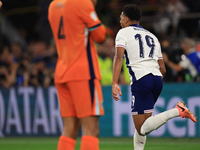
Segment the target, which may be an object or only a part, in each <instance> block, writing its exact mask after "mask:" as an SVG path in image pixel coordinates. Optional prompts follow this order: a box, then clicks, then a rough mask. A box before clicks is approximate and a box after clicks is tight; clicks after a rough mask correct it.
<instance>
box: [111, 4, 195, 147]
mask: <svg viewBox="0 0 200 150" xmlns="http://www.w3.org/2000/svg"><path fill="white" fill-rule="evenodd" d="M141 16H142V11H141V9H140V8H139V7H138V6H137V5H134V4H129V5H126V6H125V7H124V8H123V11H122V13H121V15H120V19H121V20H120V23H121V26H122V29H121V30H119V32H118V34H117V36H116V40H115V47H116V50H115V57H114V62H113V83H112V95H113V98H114V99H115V100H116V101H118V100H119V97H118V94H119V95H120V96H121V95H122V93H121V89H120V87H119V86H118V79H119V75H120V72H121V67H122V63H123V55H125V58H126V65H127V68H128V70H129V75H130V80H131V83H130V86H131V92H132V104H131V112H132V116H133V121H134V125H135V129H136V130H135V133H134V150H143V149H144V146H145V142H146V135H147V134H149V133H150V132H152V131H153V130H156V129H158V128H159V127H160V126H162V125H163V124H164V123H166V122H167V121H168V120H169V119H172V118H175V117H178V116H181V117H182V118H190V119H191V120H192V121H194V122H197V119H196V117H195V116H194V114H192V113H191V112H190V111H189V110H188V109H187V107H186V105H185V104H184V103H183V102H178V103H177V105H176V106H175V108H173V109H171V110H168V111H165V112H163V113H160V114H158V115H155V116H152V112H153V110H154V105H155V103H156V101H157V98H158V96H159V95H160V93H161V91H162V87H163V83H162V77H163V76H164V75H165V72H166V70H165V65H164V62H163V58H162V53H161V48H160V43H159V41H158V39H157V38H156V37H155V35H153V34H152V33H151V32H149V31H147V30H145V29H144V28H143V27H142V26H140V25H139V20H140V18H141Z"/></svg>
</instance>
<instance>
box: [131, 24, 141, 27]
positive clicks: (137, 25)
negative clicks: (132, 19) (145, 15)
mask: <svg viewBox="0 0 200 150" xmlns="http://www.w3.org/2000/svg"><path fill="white" fill-rule="evenodd" d="M130 26H133V27H138V28H143V27H142V26H140V25H139V24H131V25H130Z"/></svg>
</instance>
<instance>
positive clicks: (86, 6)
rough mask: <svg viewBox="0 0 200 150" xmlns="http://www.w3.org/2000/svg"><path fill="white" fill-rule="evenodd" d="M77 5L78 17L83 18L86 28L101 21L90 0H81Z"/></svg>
mask: <svg viewBox="0 0 200 150" xmlns="http://www.w3.org/2000/svg"><path fill="white" fill-rule="evenodd" d="M78 5H79V6H80V8H79V17H80V18H81V19H82V20H83V22H84V23H85V24H86V26H87V28H88V29H90V28H93V27H94V26H96V25H98V24H100V23H101V21H100V20H99V18H98V16H97V14H96V11H95V8H94V5H93V4H92V2H91V0H81V1H80V4H78Z"/></svg>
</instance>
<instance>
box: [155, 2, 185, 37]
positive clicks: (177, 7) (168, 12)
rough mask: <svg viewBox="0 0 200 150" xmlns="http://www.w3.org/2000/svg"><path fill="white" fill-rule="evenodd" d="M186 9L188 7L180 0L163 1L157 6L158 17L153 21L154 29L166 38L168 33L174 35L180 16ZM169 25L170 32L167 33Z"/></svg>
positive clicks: (175, 34)
mask: <svg viewBox="0 0 200 150" xmlns="http://www.w3.org/2000/svg"><path fill="white" fill-rule="evenodd" d="M187 11H188V8H187V7H186V6H185V5H184V4H183V3H182V1H181V0H168V1H163V5H162V6H161V7H160V8H159V13H158V16H157V17H158V19H157V21H156V22H155V23H154V30H155V31H156V32H157V34H160V35H161V37H162V38H166V37H167V36H168V35H169V34H171V35H172V36H173V37H176V36H177V28H178V24H179V21H180V16H181V14H182V13H186V12H187ZM170 27H171V32H170V33H168V31H169V28H170Z"/></svg>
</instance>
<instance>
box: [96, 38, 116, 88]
mask: <svg viewBox="0 0 200 150" xmlns="http://www.w3.org/2000/svg"><path fill="white" fill-rule="evenodd" d="M114 48H115V47H114V39H113V38H110V37H109V38H107V39H106V40H105V42H104V43H103V44H100V45H98V48H97V51H98V62H99V67H100V71H101V77H102V79H101V84H102V85H112V76H113V74H112V67H113V56H114Z"/></svg>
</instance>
